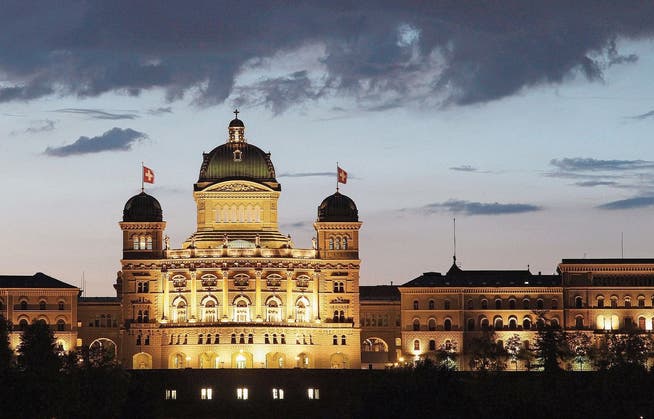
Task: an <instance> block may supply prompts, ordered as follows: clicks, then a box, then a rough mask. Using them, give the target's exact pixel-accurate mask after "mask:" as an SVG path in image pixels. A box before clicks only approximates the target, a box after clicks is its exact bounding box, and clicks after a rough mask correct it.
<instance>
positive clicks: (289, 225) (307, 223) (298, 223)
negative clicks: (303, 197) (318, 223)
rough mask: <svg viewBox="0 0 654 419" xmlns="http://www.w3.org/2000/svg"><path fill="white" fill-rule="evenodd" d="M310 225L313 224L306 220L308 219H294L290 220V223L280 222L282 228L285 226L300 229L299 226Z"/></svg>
mask: <svg viewBox="0 0 654 419" xmlns="http://www.w3.org/2000/svg"><path fill="white" fill-rule="evenodd" d="M311 225H313V224H312V223H310V222H308V221H296V222H292V223H281V225H280V227H281V228H282V229H287V228H296V229H300V228H305V227H309V226H311Z"/></svg>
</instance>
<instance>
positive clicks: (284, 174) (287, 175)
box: [278, 171, 352, 178]
mask: <svg viewBox="0 0 654 419" xmlns="http://www.w3.org/2000/svg"><path fill="white" fill-rule="evenodd" d="M318 176H328V177H329V176H331V177H334V178H336V171H333V172H301V173H289V172H286V173H282V174H281V175H278V177H318ZM348 177H350V178H352V176H350V175H349V174H348Z"/></svg>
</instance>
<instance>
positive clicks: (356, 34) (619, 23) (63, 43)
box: [0, 0, 654, 113]
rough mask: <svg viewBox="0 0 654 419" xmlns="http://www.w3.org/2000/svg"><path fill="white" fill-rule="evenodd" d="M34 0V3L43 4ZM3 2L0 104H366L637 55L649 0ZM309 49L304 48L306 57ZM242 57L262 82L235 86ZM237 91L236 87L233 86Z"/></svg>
mask: <svg viewBox="0 0 654 419" xmlns="http://www.w3.org/2000/svg"><path fill="white" fill-rule="evenodd" d="M37 3H39V2H37ZM57 5H58V6H57V7H50V3H49V2H45V1H43V2H41V3H40V4H35V3H34V2H23V1H19V0H9V1H6V2H3V8H2V13H1V14H0V27H2V37H0V74H2V77H3V87H1V88H0V102H7V101H16V100H31V99H35V98H39V97H43V96H47V95H51V94H59V95H72V96H76V97H82V98H83V97H89V96H98V95H101V94H103V93H106V92H119V93H123V94H127V95H139V94H140V93H141V92H143V91H145V90H151V89H157V88H160V89H163V90H164V91H165V93H166V97H167V98H168V99H169V100H178V99H181V98H184V97H185V96H190V98H191V100H192V101H193V102H194V103H196V104H198V105H201V106H207V105H213V104H218V103H223V102H224V101H225V100H226V99H228V98H229V97H230V95H233V99H234V100H235V101H236V102H240V103H252V104H261V105H264V106H267V107H269V108H270V109H271V110H272V111H273V113H279V112H282V111H283V110H284V109H286V108H287V107H289V106H293V105H295V104H298V103H302V102H304V101H311V100H314V99H317V98H322V97H332V96H334V95H345V96H348V97H351V98H354V99H356V100H357V101H359V103H360V104H362V105H363V106H364V107H367V108H370V109H386V108H388V107H397V106H404V105H406V104H407V103H413V104H417V105H422V106H427V105H432V106H441V105H447V104H457V105H467V104H474V103H484V102H488V101H493V100H497V99H501V98H503V97H507V96H511V95H513V94H516V93H517V92H520V91H521V90H522V89H524V88H529V87H533V86H537V85H549V84H558V83H562V82H564V81H566V80H568V79H571V78H573V77H575V76H576V75H578V74H580V75H582V76H583V77H585V78H587V79H589V80H601V79H602V77H603V72H604V70H605V69H606V68H608V67H609V66H611V65H615V64H622V63H632V62H635V61H636V60H637V58H638V57H637V56H635V55H633V54H631V55H625V54H622V53H621V52H620V51H618V49H617V47H616V41H617V40H620V39H642V38H649V37H651V36H652V35H653V34H654V3H652V2H619V1H613V2H601V3H599V4H598V3H597V2H595V1H591V0H579V1H574V2H570V1H563V0H553V1H541V2H524V1H519V0H512V1H511V0H509V1H504V2H490V3H489V2H452V1H430V2H425V1H418V0H408V1H405V2H398V1H396V0H381V1H370V0H360V1H357V2H350V1H342V0H335V1H333V2H329V3H325V2H324V1H318V0H313V1H306V2H287V3H281V4H280V3H279V2H266V1H254V2H246V3H242V2H241V3H238V2H235V3H229V2H216V1H212V0H198V1H195V2H193V5H192V6H189V5H188V4H186V3H184V2H179V3H170V4H169V3H165V4H164V3H161V2H156V1H138V2H135V1H131V0H111V1H109V0H98V1H92V2H79V1H73V0H69V1H62V2H58V3H57ZM305 47H308V48H311V49H312V50H314V51H318V50H319V51H321V52H322V53H321V55H320V57H319V58H318V59H317V60H316V59H315V56H314V58H313V59H312V60H311V62H309V59H307V60H305V61H302V60H301V59H300V60H298V62H295V63H294V64H293V66H289V68H288V71H287V74H280V73H279V72H276V73H269V72H268V71H267V68H265V65H264V63H265V62H266V60H267V59H270V58H274V57H278V56H279V54H284V53H291V52H293V51H298V50H300V49H301V48H305ZM300 58H302V57H300ZM244 68H249V69H255V70H259V74H260V75H261V76H260V77H259V78H258V79H257V81H255V82H251V83H250V84H245V85H238V83H237V79H238V76H239V75H240V74H241V72H242V70H243V69H244ZM235 89H236V90H235Z"/></svg>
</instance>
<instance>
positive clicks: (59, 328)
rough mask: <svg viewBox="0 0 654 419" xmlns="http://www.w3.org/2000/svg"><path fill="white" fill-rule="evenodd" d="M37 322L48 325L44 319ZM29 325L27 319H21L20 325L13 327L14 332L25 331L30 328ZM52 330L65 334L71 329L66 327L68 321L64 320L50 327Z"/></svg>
mask: <svg viewBox="0 0 654 419" xmlns="http://www.w3.org/2000/svg"><path fill="white" fill-rule="evenodd" d="M37 322H41V323H46V324H47V322H46V321H45V320H44V319H38V320H37ZM28 325H29V322H28V321H27V319H24V318H23V319H20V320H19V321H18V324H17V325H15V326H14V327H13V330H16V331H23V330H25V329H27V326H28ZM50 328H51V329H52V330H55V331H57V332H64V331H66V330H68V329H69V328H68V327H67V326H66V321H65V320H63V319H59V320H57V321H56V323H55V324H54V325H50Z"/></svg>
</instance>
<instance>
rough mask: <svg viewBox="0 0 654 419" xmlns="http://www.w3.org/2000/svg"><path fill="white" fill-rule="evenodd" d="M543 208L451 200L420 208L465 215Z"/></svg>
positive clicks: (516, 212) (531, 210) (428, 211)
mask: <svg viewBox="0 0 654 419" xmlns="http://www.w3.org/2000/svg"><path fill="white" fill-rule="evenodd" d="M540 210H542V208H541V207H539V206H536V205H531V204H500V203H498V202H493V203H486V202H471V201H462V200H454V199H451V200H449V201H445V202H442V203H433V204H428V205H425V206H424V207H421V208H419V211H422V212H426V213H428V214H431V213H435V212H451V213H455V214H464V215H503V214H519V213H523V212H535V211H540Z"/></svg>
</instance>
